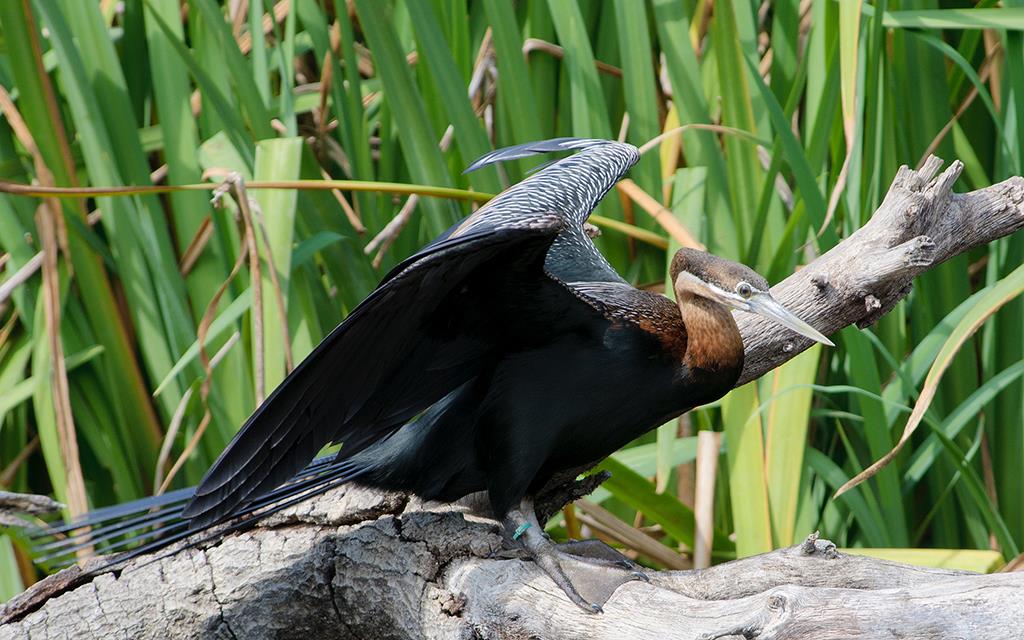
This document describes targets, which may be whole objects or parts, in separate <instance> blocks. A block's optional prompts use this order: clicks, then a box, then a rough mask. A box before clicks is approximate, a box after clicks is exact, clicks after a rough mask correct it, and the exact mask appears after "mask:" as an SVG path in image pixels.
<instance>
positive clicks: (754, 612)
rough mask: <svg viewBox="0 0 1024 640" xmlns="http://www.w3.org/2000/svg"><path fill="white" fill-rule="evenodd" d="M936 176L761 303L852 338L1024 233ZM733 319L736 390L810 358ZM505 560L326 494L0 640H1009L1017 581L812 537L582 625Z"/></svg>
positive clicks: (420, 512) (1023, 195)
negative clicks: (886, 557)
mask: <svg viewBox="0 0 1024 640" xmlns="http://www.w3.org/2000/svg"><path fill="white" fill-rule="evenodd" d="M940 165H941V161H939V160H938V159H937V158H931V159H929V160H928V162H926V163H925V165H924V168H923V169H922V170H920V171H913V170H910V169H907V168H904V169H901V170H900V172H899V174H898V175H897V177H896V180H895V181H894V183H893V185H892V187H891V188H890V191H889V193H888V195H887V196H886V199H885V201H884V202H883V204H882V205H881V207H880V208H879V209H878V211H877V212H876V213H875V215H874V216H873V217H872V219H871V220H870V221H869V222H868V223H867V224H866V225H865V226H864V227H863V228H862V229H860V230H859V231H857V232H856V233H855V234H853V235H852V236H851V237H849V238H847V239H845V240H844V241H843V242H841V243H840V244H839V245H837V246H836V247H835V248H833V249H832V250H831V251H829V252H828V253H826V254H825V255H823V256H821V257H820V258H818V259H817V260H815V261H813V262H812V263H811V264H810V265H808V266H807V267H805V268H803V269H801V270H800V271H798V272H797V273H796V274H794V275H792V276H790V277H789V278H787V279H786V280H785V281H783V282H782V283H780V284H779V285H777V286H776V287H774V288H773V293H774V295H775V296H776V297H777V298H778V299H779V300H780V301H781V302H782V303H783V304H785V305H786V306H788V307H789V308H791V309H794V310H796V312H797V313H798V314H799V315H801V316H802V317H804V318H805V319H808V320H809V321H810V322H811V324H814V325H815V326H817V327H819V328H820V329H822V330H823V331H824V332H826V333H831V332H833V331H836V330H838V329H840V328H842V327H844V326H847V325H849V324H854V323H857V324H858V325H861V326H864V325H866V324H869V323H871V322H873V321H875V320H876V319H877V318H878V317H880V316H881V315H882V314H884V313H886V312H887V311H889V310H890V309H891V308H892V307H893V306H894V305H895V304H896V303H897V302H898V301H899V300H900V299H902V298H903V297H904V296H905V295H906V294H907V293H908V292H909V290H910V284H911V281H912V279H913V278H914V276H916V275H918V274H919V273H921V272H923V271H925V270H927V269H928V268H930V267H932V266H935V265H936V264H939V263H941V262H943V261H945V260H948V259H950V258H951V257H953V256H956V255H958V254H960V253H963V252H964V251H966V250H968V249H970V248H971V247H974V246H978V245H981V244H984V243H986V242H990V241H992V240H994V239H996V238H999V237H1003V236H1006V235H1009V234H1011V233H1013V232H1014V231H1016V230H1018V229H1019V228H1021V227H1022V226H1024V179H1022V178H1020V177H1015V178H1011V179H1010V180H1007V181H1005V182H1002V183H1000V184H998V185H994V186H992V187H988V188H986V189H980V190H978V191H974V192H971V193H967V194H954V193H953V192H952V184H953V182H954V181H955V180H956V178H957V177H958V176H959V174H960V171H961V170H962V166H961V165H960V164H959V163H954V164H953V165H951V166H950V167H949V168H948V169H947V170H946V171H945V172H943V173H942V174H941V175H940V176H939V177H938V178H934V176H935V174H936V172H937V171H938V169H939V167H940ZM933 178H934V179H933ZM738 321H739V324H740V328H741V331H742V332H743V335H744V343H745V344H746V347H747V361H746V362H747V363H746V368H745V370H744V374H743V378H742V380H741V383H742V382H746V381H748V380H751V379H753V378H756V377H757V376H760V375H762V374H764V373H765V372H767V371H769V370H770V369H772V368H774V367H776V366H778V365H780V364H782V363H783V362H785V361H786V360H788V359H790V358H792V357H793V356H794V355H796V354H797V353H799V352H800V351H802V350H803V349H805V348H806V347H807V346H808V345H809V342H807V341H806V340H804V339H802V338H800V337H798V336H795V335H794V334H792V333H788V332H785V331H780V330H778V329H776V328H774V327H770V326H769V325H768V324H766V323H765V322H764V321H762V320H761V319H759V318H757V317H754V316H749V315H746V314H742V313H741V314H738ZM553 495H558V494H557V492H556V494H553ZM561 495H562V496H563V497H564V499H570V498H572V497H573V496H574V495H576V494H575V493H574V492H573V491H566V492H563V493H562V494H561ZM504 548H505V545H503V541H502V538H501V532H500V530H499V527H498V526H497V525H496V524H495V523H493V522H492V521H490V520H488V519H486V518H481V517H478V516H474V515H471V514H470V513H469V512H467V511H466V510H465V509H464V508H459V507H452V506H440V505H425V504H423V503H422V502H420V501H419V500H417V499H415V498H410V497H407V496H403V495H397V494H389V493H381V492H377V491H373V490H369V489H365V488H360V487H357V486H344V487H340V488H338V489H336V490H334V491H333V492H331V493H328V494H327V495H325V496H322V497H320V498H318V499H314V500H311V501H309V502H307V503H304V504H302V505H298V506H296V507H294V508H292V509H291V510H290V511H288V512H285V513H282V514H278V515H276V516H274V517H272V518H271V519H269V520H268V521H267V522H264V523H262V524H261V525H260V526H259V527H257V528H256V529H254V530H252V531H248V532H245V533H240V534H235V535H231V536H228V537H226V538H225V539H223V540H221V541H217V542H214V543H211V544H210V545H208V546H206V547H205V548H201V549H190V550H187V551H183V552H181V553H179V554H176V555H172V556H169V557H165V558H161V559H157V560H154V559H153V558H140V559H138V560H136V561H133V562H132V563H130V564H129V565H128V567H127V568H126V569H125V570H124V571H121V572H118V573H116V574H111V573H108V574H104V575H100V576H98V577H97V576H90V575H87V574H84V573H83V572H82V571H81V570H79V569H77V568H75V569H70V570H67V571H65V572H62V573H60V574H57V575H55V576H51V577H50V578H48V579H46V580H44V581H42V582H41V583H39V584H37V585H35V586H33V587H32V588H31V589H30V590H29V591H27V592H26V593H24V594H22V595H21V596H18V597H17V598H15V599H14V600H12V601H11V602H9V603H8V604H7V605H6V606H5V607H4V608H3V609H2V610H0V640H5V639H7V638H23V637H51V636H52V637H132V638H151V637H152V638H166V637H204V636H206V637H238V638H293V637H294V638H308V637H318V638H418V637H425V638H474V637H479V638H530V637H540V638H632V637H638V638H641V637H642V638H648V637H672V638H724V637H747V638H850V637H860V638H892V637H912V638H979V639H984V638H1004V637H1015V636H1021V635H1024V623H1022V622H1021V621H1022V620H1024V596H1022V595H1021V594H1022V593H1024V573H1006V574H994V575H977V574H968V573H963V572H953V571H944V570H936V569H923V568H919V567H912V566H907V565H900V564H894V563H889V562H883V561H879V560H871V559H867V558H862V557H854V556H846V555H843V554H840V553H837V552H836V551H835V549H834V547H833V546H831V544H830V543H827V542H825V541H821V540H816V539H814V538H810V539H808V541H806V542H805V543H804V544H802V545H798V546H796V547H792V548H789V549H783V550H779V551H775V552H772V553H769V554H765V555H762V556H757V557H754V558H747V559H743V560H738V561H735V562H731V563H726V564H723V565H719V566H716V567H712V568H710V569H706V570H703V571H698V572H687V571H675V572H659V573H654V574H652V579H651V582H650V583H649V584H648V583H643V582H630V583H627V584H625V585H623V586H622V587H621V588H620V589H619V590H618V591H617V592H616V593H615V595H614V596H613V597H612V599H611V600H610V601H609V602H608V603H607V605H606V606H605V612H604V613H603V614H598V615H592V614H586V613H584V612H582V611H581V610H580V609H578V608H577V607H576V606H575V605H573V604H571V603H570V602H569V601H568V600H567V599H566V597H565V596H564V594H562V593H561V591H560V590H559V589H558V588H557V587H556V586H555V585H554V584H552V583H551V582H550V580H549V579H547V578H546V577H545V576H544V575H543V574H541V573H540V572H539V571H538V570H537V569H536V567H534V566H533V565H532V564H531V563H529V562H527V561H523V560H521V559H519V558H517V557H516V556H515V554H510V553H509V552H507V551H504V550H503V549H504ZM730 634H731V635H730Z"/></svg>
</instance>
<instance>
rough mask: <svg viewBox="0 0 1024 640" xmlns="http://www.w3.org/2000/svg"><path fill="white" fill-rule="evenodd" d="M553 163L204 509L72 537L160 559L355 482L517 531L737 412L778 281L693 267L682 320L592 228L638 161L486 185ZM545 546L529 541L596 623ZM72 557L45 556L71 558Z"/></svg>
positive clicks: (266, 419) (304, 392)
mask: <svg viewBox="0 0 1024 640" xmlns="http://www.w3.org/2000/svg"><path fill="white" fill-rule="evenodd" d="M552 151H576V153H575V154H574V155H571V156H569V157H566V158H563V159H561V160H558V161H556V162H554V163H553V164H551V165H550V166H548V167H546V168H544V169H543V170H541V171H538V172H537V173H535V174H533V175H532V176H530V177H529V178H527V179H526V180H524V181H523V182H521V183H519V184H517V185H515V186H513V187H511V188H509V189H507V190H506V191H504V192H503V193H502V194H500V195H499V196H497V197H496V198H494V199H493V200H492V201H491V202H490V203H488V204H487V205H486V206H484V207H482V208H481V209H479V210H478V211H476V212H475V213H473V214H472V215H471V216H469V217H468V218H466V219H465V220H464V221H462V222H461V223H459V224H457V225H455V226H454V227H452V228H451V229H449V230H448V231H447V232H446V233H445V234H443V235H442V236H441V237H440V238H438V239H437V240H435V241H434V242H432V243H431V244H429V245H427V246H426V247H424V248H423V249H422V250H421V251H420V252H418V253H417V254H415V255H414V256H412V257H410V258H409V259H407V260H405V261H404V262H402V263H401V264H400V265H398V266H397V267H396V268H395V269H393V270H392V271H391V272H390V273H389V274H388V275H387V276H385V277H384V279H383V280H382V281H381V284H380V285H379V286H378V288H377V289H376V290H375V291H374V292H373V293H371V294H370V296H368V297H367V299H366V300H365V301H364V302H363V303H362V304H360V305H359V306H358V307H357V308H356V309H355V310H354V311H353V312H352V313H351V314H350V315H349V317H348V318H347V319H346V320H345V321H344V322H342V323H341V324H340V325H338V327H336V328H335V329H334V331H332V332H331V334H330V335H329V336H328V337H327V338H325V339H324V340H323V342H321V344H320V345H319V346H318V347H317V348H316V349H315V350H314V351H313V353H312V354H310V356H309V357H307V358H306V359H305V360H304V361H303V362H302V363H301V364H300V365H299V366H298V367H297V368H296V369H295V371H293V372H292V373H291V375H289V376H288V378H287V379H286V380H285V381H284V382H283V383H282V384H281V385H280V386H279V387H278V388H277V389H276V390H275V391H274V392H273V394H272V395H271V396H270V397H269V398H268V399H267V401H266V402H265V403H264V404H263V405H262V406H260V407H259V408H258V409H257V410H256V411H255V413H253V415H252V416H251V417H250V418H249V420H248V421H247V422H246V424H245V425H244V426H243V427H242V429H241V430H240V431H239V432H238V434H237V436H236V437H235V438H234V439H233V440H232V441H231V443H230V444H229V445H228V447H227V448H226V449H225V451H224V452H223V453H222V455H221V456H220V458H219V459H218V460H217V461H216V463H215V464H214V465H213V467H212V468H211V469H210V470H209V472H208V473H207V474H206V476H205V477H204V479H203V481H202V482H201V483H200V485H199V486H198V487H197V488H196V489H195V490H194V492H192V491H188V490H184V491H181V492H177V493H175V494H174V497H173V498H171V499H168V498H160V499H158V500H157V501H156V502H149V503H147V502H145V501H140V502H139V503H135V504H134V505H128V506H124V507H115V508H110V509H108V510H99V511H97V512H96V513H95V514H93V515H92V516H91V517H87V518H86V519H85V520H83V521H81V522H78V523H73V524H70V525H66V527H67V528H68V529H70V528H71V527H79V526H81V525H82V524H83V523H84V524H92V525H99V528H97V529H95V530H94V531H93V533H92V540H93V542H94V543H95V542H96V541H97V540H104V539H115V538H118V536H120V538H119V540H120V542H118V543H117V544H116V545H114V546H113V548H123V546H124V545H125V544H126V543H125V536H124V533H125V532H129V531H137V530H139V529H140V527H142V526H144V525H145V526H151V525H152V526H156V528H155V529H154V530H152V531H150V532H148V533H147V534H143V535H141V536H135V538H139V539H140V540H141V541H143V542H146V544H145V545H144V546H142V547H139V549H145V550H150V549H153V548H159V547H160V546H162V545H166V544H168V543H169V541H173V540H177V539H180V538H182V537H185V536H186V535H188V534H189V533H190V532H195V531H201V530H205V529H208V528H210V527H212V526H214V525H217V524H219V523H223V522H225V521H227V520H230V519H233V518H234V519H237V518H239V517H241V520H236V524H235V525H234V526H239V525H244V524H246V523H247V522H250V521H251V520H253V519H254V518H257V517H259V516H261V515H263V514H265V513H267V512H269V511H272V510H276V509H277V508H280V506H281V505H282V504H286V503H287V504H290V503H291V502H294V501H295V500H297V499H304V498H305V497H307V496H308V495H313V494H315V493H318V492H321V491H323V490H325V489H326V488H329V487H331V486H336V485H337V484H339V483H341V482H346V481H356V482H360V483H363V484H367V485H371V486H376V487H382V488H386V489H398V490H403V491H410V492H414V493H416V494H419V495H421V496H423V497H424V498H428V499H438V500H444V501H451V500H455V499H458V498H460V497H462V496H464V495H466V494H469V493H473V492H477V491H486V492H487V493H488V495H489V497H490V501H491V506H492V510H493V513H494V516H495V517H496V518H497V519H499V520H505V521H506V524H507V526H509V528H510V531H511V530H512V529H515V530H517V531H518V530H519V529H521V528H522V526H523V521H525V522H526V526H528V525H529V522H531V521H532V519H534V518H535V517H534V515H533V513H532V508H530V506H529V505H530V503H529V498H530V496H532V495H533V494H534V493H535V492H537V491H538V490H539V489H540V488H541V487H542V486H543V485H544V484H545V483H546V482H547V481H548V480H549V479H550V478H551V477H552V476H553V475H555V474H557V473H559V472H563V471H565V470H569V469H575V468H577V467H580V466H583V465H586V464H588V463H592V462H596V461H598V460H600V459H601V458H603V457H605V456H607V455H608V454H610V453H612V452H614V451H615V450H616V449H618V448H620V447H622V446H623V445H625V444H626V443H628V442H629V441H631V440H633V439H635V438H636V437H638V436H639V435H641V434H643V433H645V432H646V431H648V430H650V429H652V428H654V427H656V426H658V425H659V424H661V423H663V422H664V421H665V420H668V419H670V418H672V417H674V416H677V415H679V414H681V413H683V412H684V411H686V410H688V409H690V408H692V407H694V406H697V405H699V404H703V403H706V402H709V401H712V400H715V399H717V398H719V397H721V396H722V395H723V394H724V393H726V392H727V391H728V390H729V389H730V388H732V386H733V384H734V383H735V381H736V379H737V378H738V376H739V373H740V371H741V369H742V365H743V345H742V342H741V341H740V339H739V333H738V331H737V329H736V324H735V322H734V321H733V319H732V315H731V312H730V311H729V310H728V309H727V306H733V307H737V308H743V305H744V304H745V302H744V301H745V300H747V299H748V298H749V300H750V302H751V303H753V302H754V299H753V298H752V297H750V296H748V297H747V298H745V297H744V296H743V295H742V294H743V293H745V292H746V291H747V289H750V291H752V292H754V293H757V294H758V295H763V296H767V295H768V294H767V283H765V282H764V280H763V279H762V278H760V276H757V274H755V273H753V272H752V271H750V270H749V269H747V268H746V267H743V266H742V265H737V264H735V263H730V262H727V261H722V260H720V259H717V258H714V257H713V256H708V255H707V254H703V253H700V252H694V251H687V250H684V251H681V252H680V253H679V254H678V255H677V256H676V259H675V260H674V261H673V265H672V270H671V271H672V273H671V276H672V279H673V283H674V284H675V285H676V294H677V297H678V298H679V301H678V303H677V302H674V301H672V300H670V299H669V298H666V297H665V296H662V295H659V294H654V293H650V292H646V291H641V290H638V289H636V288H634V287H632V286H631V285H629V284H628V283H626V281H625V280H623V278H622V277H621V276H619V275H618V274H617V273H616V272H615V271H614V269H612V268H611V266H610V265H609V264H608V262H607V261H606V260H605V259H604V258H603V256H601V254H600V253H599V252H598V251H597V249H596V248H595V246H594V244H593V243H592V242H591V240H590V238H589V237H588V236H587V234H586V233H585V232H584V229H583V223H584V222H585V221H586V219H587V217H588V216H589V214H590V212H591V211H592V210H593V209H594V207H595V206H596V205H597V203H598V202H599V201H600V200H601V198H602V197H604V195H605V194H606V193H607V192H608V190H609V189H611V188H612V187H613V186H614V184H615V183H616V182H617V181H618V180H619V178H621V177H622V176H623V175H624V174H625V173H626V171H628V169H629V168H630V167H631V166H632V165H633V164H634V163H635V162H636V161H637V159H638V157H639V154H638V151H637V149H636V148H634V147H633V146H631V145H628V144H623V143H618V142H610V141H604V140H580V139H572V138H562V139H557V140H549V141H543V142H538V143H531V144H527V145H520V146H517V147H510V148H507V149H501V150H498V151H495V152H492V153H491V154H488V155H487V156H485V157H483V158H481V159H480V160H478V161H476V162H475V163H474V164H473V165H471V167H470V170H472V169H475V168H479V167H481V166H485V165H487V164H490V163H493V162H498V161H503V160H509V159H514V158H522V157H526V156H529V155H533V154H536V153H545V152H552ZM739 285H746V287H747V289H743V288H742V287H740V286H739ZM737 292H740V293H737ZM751 296H753V293H751ZM734 298H735V299H734ZM751 310H755V311H756V309H751ZM797 322H799V321H797ZM790 326H794V325H790ZM794 328H797V329H801V328H800V327H798V326H794ZM812 331H813V330H812ZM808 335H810V334H808ZM819 335H820V334H819ZM328 444H340V445H341V449H340V452H339V453H338V454H337V456H336V457H335V458H334V459H333V460H323V459H322V460H318V461H316V462H313V463H312V464H311V461H312V460H313V458H314V456H316V454H317V452H318V451H320V450H321V449H322V448H323V447H324V446H326V445H328ZM186 500H187V504H185V501H186ZM151 506H157V507H158V508H157V510H156V511H155V512H154V513H141V512H143V511H144V510H147V509H149V508H150V507H151ZM133 514H134V515H133ZM538 528H539V527H538ZM519 533H522V531H519ZM536 535H539V533H536V532H535V533H530V534H528V535H526V536H524V538H523V540H522V542H523V543H524V544H525V546H526V547H527V548H528V549H529V550H530V551H531V552H532V553H533V554H534V556H535V557H536V558H538V562H539V564H540V565H541V566H542V568H544V569H545V570H546V571H547V572H548V573H549V574H551V575H552V577H553V578H554V579H555V580H556V582H558V583H559V584H560V585H561V586H562V587H563V589H565V590H566V593H567V594H568V595H569V596H570V597H571V598H573V600H574V601H576V602H577V603H579V604H581V606H591V605H592V601H591V600H588V599H587V598H584V597H582V596H581V595H580V594H579V593H578V592H577V590H576V589H575V587H574V586H573V584H572V582H571V581H570V580H569V579H568V578H567V577H566V575H565V574H564V572H562V571H561V568H560V567H559V565H558V562H556V561H552V560H551V559H550V558H549V557H547V556H544V553H546V551H547V549H546V548H545V547H544V543H543V540H542V539H540V538H537V537H535V536H536ZM104 536H106V538H104ZM515 537H517V538H518V537H519V536H518V535H516V536H515ZM132 541H133V542H135V541H136V540H135V539H134V538H132ZM73 543H74V539H72V541H71V542H68V543H51V544H50V546H49V547H48V549H47V550H48V551H50V552H52V553H55V554H59V553H69V552H70V550H72V549H73V548H74V547H73ZM139 549H136V550H135V552H134V553H138V551H139ZM552 563H553V564H552Z"/></svg>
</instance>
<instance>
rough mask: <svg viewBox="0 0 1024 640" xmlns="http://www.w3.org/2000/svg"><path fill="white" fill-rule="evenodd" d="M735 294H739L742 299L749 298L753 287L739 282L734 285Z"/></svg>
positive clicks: (752, 292)
mask: <svg viewBox="0 0 1024 640" xmlns="http://www.w3.org/2000/svg"><path fill="white" fill-rule="evenodd" d="M736 293H738V294H740V295H741V296H743V297H744V298H749V297H750V296H752V295H754V287H752V286H750V285H749V284H747V283H746V282H741V283H739V284H738V285H736Z"/></svg>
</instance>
